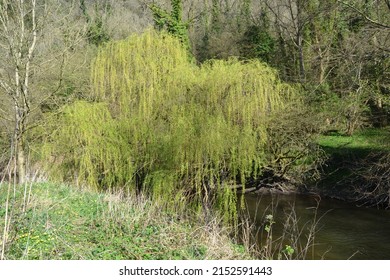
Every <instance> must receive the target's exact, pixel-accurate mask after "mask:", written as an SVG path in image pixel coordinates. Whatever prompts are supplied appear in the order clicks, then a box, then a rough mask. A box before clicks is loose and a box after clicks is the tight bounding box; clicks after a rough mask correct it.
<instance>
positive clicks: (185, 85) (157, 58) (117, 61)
mask: <svg viewBox="0 0 390 280" xmlns="http://www.w3.org/2000/svg"><path fill="white" fill-rule="evenodd" d="M91 82H92V88H93V92H92V94H93V96H94V98H95V100H96V101H99V103H95V104H89V103H88V104H87V103H83V102H82V103H76V104H73V105H70V106H69V107H68V108H66V109H65V110H64V113H63V116H62V117H61V125H60V129H59V131H58V132H57V133H56V134H55V135H54V138H53V139H54V143H61V142H64V143H65V144H66V146H67V147H69V149H71V148H72V147H74V149H78V152H77V153H75V154H68V155H67V157H69V158H67V159H66V161H70V160H71V158H72V156H73V158H72V161H73V162H74V164H73V165H72V164H67V169H68V172H73V173H75V174H77V175H76V176H78V178H79V180H84V181H85V183H88V184H90V185H92V186H94V187H97V188H102V187H105V186H109V187H114V186H121V185H127V186H129V187H130V188H133V189H135V188H136V187H137V188H139V189H142V190H145V191H147V192H150V193H151V194H152V195H153V196H154V197H158V198H161V199H162V200H164V201H172V200H176V201H183V199H184V200H186V201H187V202H188V201H191V203H194V204H196V205H201V204H202V203H204V202H205V201H207V202H210V201H215V200H217V201H219V202H218V203H217V204H218V205H220V207H221V208H223V209H225V210H226V211H227V213H231V209H235V208H234V207H233V208H232V205H233V204H235V199H233V196H234V192H232V191H230V190H229V191H227V189H225V190H221V189H222V188H223V187H222V185H227V184H236V183H241V184H245V179H246V178H248V177H250V176H256V175H257V174H258V173H259V172H261V167H262V166H263V165H265V164H266V158H265V156H264V144H265V142H266V141H267V133H266V128H267V122H268V120H269V117H270V116H271V114H272V113H273V112H275V111H278V110H280V109H281V108H282V107H283V102H284V100H285V99H286V98H287V97H288V95H289V94H288V92H289V91H290V90H291V89H290V88H289V87H288V86H286V85H284V84H282V83H281V82H280V81H279V80H278V78H277V75H276V73H275V71H274V70H273V69H271V68H269V67H268V66H267V65H266V64H263V63H261V62H259V61H257V60H253V61H247V62H245V63H243V62H240V61H238V60H236V59H230V60H228V61H218V60H214V61H209V62H207V63H205V64H203V65H202V66H200V67H198V66H196V65H195V64H193V63H191V62H189V60H188V57H187V52H186V50H185V49H184V48H183V46H182V45H181V44H180V42H179V40H178V39H176V38H174V37H172V36H170V35H168V34H167V33H156V32H155V31H148V32H146V33H145V34H142V35H134V36H132V37H130V38H129V39H127V40H123V41H117V42H110V43H108V44H107V45H105V46H103V47H102V48H101V49H100V50H99V53H98V55H97V57H96V59H95V61H94V63H93V65H92V75H91ZM99 178H100V179H99ZM229 208H230V209H229ZM229 215H230V214H229Z"/></svg>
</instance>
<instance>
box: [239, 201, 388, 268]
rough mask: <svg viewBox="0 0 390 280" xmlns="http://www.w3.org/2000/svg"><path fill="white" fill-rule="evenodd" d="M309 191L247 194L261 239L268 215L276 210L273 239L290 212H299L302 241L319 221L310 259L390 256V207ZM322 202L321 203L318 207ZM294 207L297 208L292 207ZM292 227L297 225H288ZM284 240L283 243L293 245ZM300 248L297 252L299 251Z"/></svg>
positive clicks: (305, 240)
mask: <svg viewBox="0 0 390 280" xmlns="http://www.w3.org/2000/svg"><path fill="white" fill-rule="evenodd" d="M318 201H319V200H318V198H316V197H315V196H307V195H282V194H278V195H270V194H269V195H256V194H246V195H245V202H246V204H247V207H246V213H248V214H249V216H250V219H251V221H252V222H254V223H255V227H256V229H257V232H258V233H260V234H258V237H257V240H258V241H257V242H258V243H259V244H262V245H264V244H265V236H266V235H267V232H266V231H265V229H264V225H265V216H266V215H269V214H272V215H273V217H274V220H275V224H273V225H272V235H273V239H272V240H277V239H278V237H280V236H281V234H282V232H283V226H284V225H285V224H286V217H287V215H291V214H292V213H295V216H296V217H297V220H298V223H297V225H298V228H299V229H300V230H303V231H302V234H301V237H300V243H301V244H303V245H302V246H304V245H305V244H306V243H307V235H308V233H309V230H308V228H310V224H312V223H313V221H317V226H316V233H315V238H314V242H313V243H311V244H314V246H311V247H310V250H308V253H307V254H306V255H305V258H306V259H331V260H345V259H363V260H383V259H387V260H390V211H388V210H383V209H376V208H365V207H357V206H356V205H355V204H352V203H346V202H342V201H339V200H334V199H321V200H320V201H319V203H317V202H318ZM317 205H318V207H317ZM292 209H293V210H294V211H292ZM288 228H290V229H292V228H293V227H292V226H291V227H288ZM287 243H288V241H284V243H283V246H286V245H289V244H287ZM298 251H299V250H296V248H295V253H298Z"/></svg>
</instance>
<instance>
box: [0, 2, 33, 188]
mask: <svg viewBox="0 0 390 280" xmlns="http://www.w3.org/2000/svg"><path fill="white" fill-rule="evenodd" d="M0 24H1V26H0V28H1V33H0V40H1V41H0V42H1V45H0V47H1V49H2V52H4V54H5V58H6V59H5V60H6V61H7V62H8V65H3V66H2V67H5V68H6V69H1V70H2V71H1V74H0V86H1V90H2V91H3V92H5V93H6V94H7V95H8V96H9V97H10V98H11V99H12V110H11V111H12V116H11V115H9V116H6V117H7V118H9V119H10V120H11V121H12V122H13V133H12V134H13V135H12V140H11V156H10V158H11V159H12V161H13V163H12V166H13V168H14V172H13V173H14V175H17V178H18V182H19V183H23V182H24V180H25V176H26V168H25V164H26V163H25V161H26V155H25V147H24V140H25V139H24V135H25V132H26V124H27V122H28V118H29V115H30V110H31V92H30V78H31V76H32V68H31V64H32V62H33V60H34V52H35V49H36V44H37V40H38V22H37V0H30V1H24V0H17V1H8V0H3V1H2V2H1V4H0ZM3 111H4V109H3ZM15 178H16V177H15Z"/></svg>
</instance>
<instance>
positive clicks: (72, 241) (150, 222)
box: [0, 183, 251, 260]
mask: <svg viewBox="0 0 390 280" xmlns="http://www.w3.org/2000/svg"><path fill="white" fill-rule="evenodd" d="M30 187H31V189H30ZM10 191H11V192H10V194H11V200H10V204H9V208H8V209H9V211H8V213H7V215H8V218H10V223H9V228H8V229H7V230H6V232H5V235H2V237H1V239H0V241H3V240H4V239H6V243H5V245H4V247H3V244H2V242H0V245H1V247H3V248H4V249H5V252H4V258H5V259H41V260H42V259H50V260H52V259H66V260H68V259H77V260H80V259H87V260H106V259H110V260H111V259H130V260H134V259H135V260H137V259H140V260H141V259H142V260H147V259H153V260H162V259H164V260H166V259H180V260H182V259H249V258H251V256H250V254H249V253H248V251H247V250H246V249H245V247H244V246H242V245H238V244H236V243H234V241H233V240H232V239H231V237H230V233H231V231H230V229H228V228H226V227H224V226H223V225H222V223H221V219H219V218H218V217H216V216H208V217H207V219H206V217H204V216H202V215H199V214H191V213H190V212H188V213H175V212H174V211H172V212H168V211H165V210H164V211H163V210H162V209H161V208H160V207H159V206H158V205H157V204H155V203H152V202H151V201H150V200H148V199H146V198H139V197H137V198H135V197H126V198H125V197H123V196H121V195H120V194H116V195H113V194H103V193H97V192H92V191H89V190H80V189H77V188H74V187H70V186H67V185H63V184H60V185H59V184H50V183H34V184H32V185H29V186H27V189H24V188H23V187H18V188H17V189H16V190H15V196H14V193H13V192H14V190H13V188H11V189H10ZM25 191H26V192H25ZM7 192H8V187H7V185H6V184H2V185H0V202H1V205H6V197H7ZM5 215H6V212H5V207H3V208H1V209H0V226H1V227H0V228H1V233H3V230H4V229H5V227H4V222H5ZM1 247H0V248H1Z"/></svg>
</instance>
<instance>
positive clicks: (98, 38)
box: [0, 0, 390, 259]
mask: <svg viewBox="0 0 390 280" xmlns="http://www.w3.org/2000/svg"><path fill="white" fill-rule="evenodd" d="M0 49H1V51H0V175H1V178H0V179H1V184H0V185H1V188H2V191H1V192H2V193H4V197H6V198H4V203H5V204H4V205H5V207H4V210H1V211H2V212H0V214H2V215H0V216H1V217H2V220H3V222H2V224H1V226H2V227H3V235H2V242H1V243H0V244H1V247H2V248H1V252H2V259H3V258H6V257H5V254H6V252H12V254H13V255H12V254H11V256H10V258H20V256H21V255H23V254H26V250H25V249H20V251H21V252H24V253H23V254H22V253H20V252H19V253H18V251H17V250H16V251H12V250H13V249H7V248H11V247H12V246H11V245H9V244H11V243H12V242H16V241H15V240H16V239H17V236H19V238H20V236H21V231H20V229H19V232H18V230H17V228H18V226H16V225H14V224H15V223H14V222H13V219H16V218H15V217H16V216H17V215H16V214H14V213H16V212H18V211H19V210H15V209H17V208H20V211H21V213H25V212H26V211H27V209H28V208H29V206H28V202H29V201H30V195H29V193H30V192H31V189H32V188H33V187H32V186H33V185H34V184H36V183H39V182H44V183H45V184H50V186H51V188H58V189H61V187H56V186H59V185H61V184H67V185H70V186H72V189H73V188H74V189H83V190H86V189H87V190H88V191H92V192H93V195H96V194H99V193H100V194H102V193H106V194H109V195H118V196H120V197H122V198H124V199H126V198H128V197H133V196H134V197H143V199H144V198H145V199H148V200H150V201H152V202H153V203H155V204H156V205H158V209H164V211H165V212H167V213H171V214H172V213H184V212H186V211H190V212H191V213H192V212H194V213H197V215H200V214H199V213H202V215H206V216H208V215H211V214H210V213H214V211H215V212H216V213H218V215H220V216H221V219H222V220H223V221H224V223H225V224H226V225H237V223H238V220H237V212H238V211H239V208H240V197H241V196H240V195H239V194H241V193H247V192H275V191H276V192H281V193H290V192H300V193H317V194H320V195H324V196H329V197H335V198H339V199H343V200H349V201H359V202H360V203H363V204H364V205H368V206H376V207H381V208H387V207H389V206H390V183H389V182H390V152H389V151H390V142H389V136H390V127H389V124H390V123H389V122H390V68H389V67H390V1H389V0H356V1H350V0H328V1H317V0H276V1H271V0H258V1H253V0H196V1H189V0H156V1H152V0H121V1H115V0H93V1H92V0H69V1H65V0H12V1H11V0H0ZM49 189H50V188H49ZM18 191H21V194H20V195H21V196H22V202H20V205H19V204H18V203H16V202H15V201H17V199H16V197H17V195H16V193H17V192H18ZM49 192H50V191H49ZM72 192H73V190H72ZM12 193H13V195H12ZM119 194H120V195H119ZM0 197H1V196H0ZM53 199H54V198H53ZM2 202H3V200H2ZM242 207H243V206H242ZM83 209H84V208H83ZM20 211H19V212H20ZM85 211H87V210H85ZM19 212H18V213H19ZM13 215H14V216H13ZM15 215H16V216H15ZM18 215H19V214H18ZM20 215H22V214H20ZM172 215H173V214H172ZM188 215H190V214H188ZM3 217H4V218H3ZM46 222H47V221H46ZM146 232H147V234H154V228H152V229H151V231H146ZM11 233H14V235H15V240H14V241H12V238H10V237H7V235H8V234H9V236H11V235H12V234H11ZM8 246H10V247H8ZM137 248H138V247H137ZM191 248H192V247H191ZM202 248H203V247H202ZM7 250H8V251H7ZM191 250H192V249H191ZM199 250H200V251H199ZM202 250H203V249H199V248H197V249H196V250H195V251H194V250H192V251H191V252H192V253H191V254H190V255H185V256H183V255H180V254H179V255H178V256H177V257H179V258H184V257H185V258H194V257H197V256H198V255H199V254H200V255H201V257H205V256H204V255H202V254H203V253H202V252H203V251H202ZM199 252H201V253H199ZM52 254H54V256H55V257H56V258H57V257H59V256H58V255H56V253H52ZM286 254H287V253H285V255H286ZM287 255H289V254H287ZM23 256H25V255H23ZM137 256H138V257H139V258H141V257H142V258H145V256H146V255H145V254H143V253H139V255H137ZM36 257H37V258H52V257H53V255H50V254H49V255H39V254H38V253H37V255H36ZM101 257H103V258H113V256H112V255H104V256H101ZM127 257H128V256H127ZM151 257H152V258H153V257H155V255H153V256H151ZM160 257H161V258H174V257H175V255H169V254H168V255H162V256H160ZM198 257H199V256H198ZM209 257H211V258H213V257H216V256H215V255H212V256H209ZM223 257H226V256H223ZM240 257H242V255H240ZM59 258H61V256H60V257H59ZM68 258H79V257H78V255H77V254H76V255H71V256H68ZM80 258H81V257H80ZM84 258H96V255H93V254H92V255H87V256H85V255H84ZM135 258H137V257H135Z"/></svg>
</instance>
